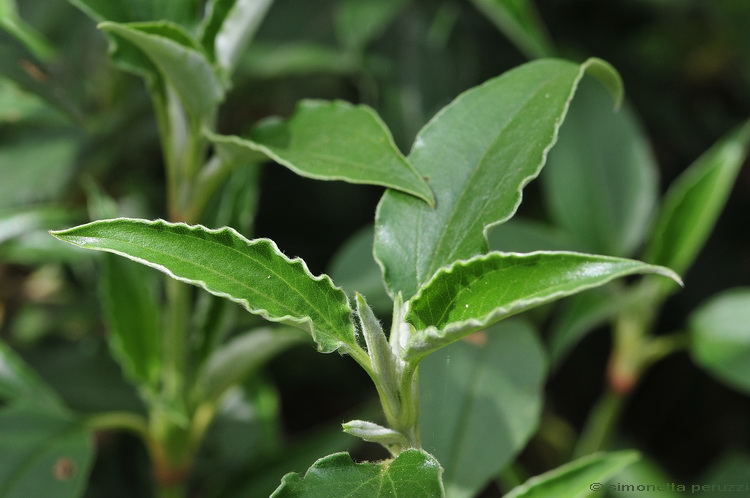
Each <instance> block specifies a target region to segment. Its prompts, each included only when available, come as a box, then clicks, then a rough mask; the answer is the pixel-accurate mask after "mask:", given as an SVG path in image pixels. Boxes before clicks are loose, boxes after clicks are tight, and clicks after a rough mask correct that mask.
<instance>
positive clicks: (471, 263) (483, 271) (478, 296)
mask: <svg viewBox="0 0 750 498" xmlns="http://www.w3.org/2000/svg"><path fill="white" fill-rule="evenodd" d="M639 273H656V274H659V275H663V276H666V277H670V278H672V279H674V280H675V281H676V282H678V283H680V278H679V277H678V276H677V275H676V274H675V273H674V272H672V271H671V270H669V269H668V268H663V267H659V266H653V265H647V264H645V263H642V262H640V261H635V260H630V259H621V258H614V257H610V256H597V255H590V254H580V253H573V252H543V251H540V252H535V253H529V254H515V253H499V252H493V253H490V254H487V255H483V256H476V257H474V258H472V259H470V260H467V261H458V262H456V263H455V264H453V265H452V266H450V267H447V268H444V269H442V270H440V271H439V272H438V273H437V274H435V277H434V278H433V279H432V280H431V281H430V282H428V283H427V284H425V286H424V287H422V288H421V289H420V291H419V293H418V294H417V295H416V296H415V297H414V299H412V301H411V305H410V308H409V311H408V313H407V315H406V317H405V318H406V321H407V322H409V323H411V324H412V325H413V326H414V327H415V328H416V329H417V333H416V334H414V335H413V336H412V337H411V339H410V341H409V345H408V347H407V350H406V351H405V355H406V358H407V359H416V358H419V357H422V356H424V355H425V354H427V353H429V352H430V351H434V350H436V349H438V348H440V347H442V346H445V345H447V344H450V343H451V342H455V341H457V340H458V339H460V338H461V337H463V336H465V335H467V334H470V333H471V332H474V331H476V330H479V329H482V328H484V327H487V326H489V325H491V324H493V323H495V322H498V321H500V320H502V319H504V318H507V317H509V316H511V315H515V314H517V313H520V312H522V311H525V310H527V309H530V308H533V307H535V306H539V305H542V304H546V303H549V302H552V301H555V300H557V299H561V298H563V297H565V296H569V295H571V294H575V293H577V292H581V291H583V290H586V289H590V288H593V287H598V286H600V285H604V284H606V283H608V282H611V281H612V280H614V279H616V278H620V277H624V276H627V275H633V274H639Z"/></svg>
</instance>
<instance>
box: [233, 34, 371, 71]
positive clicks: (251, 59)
mask: <svg viewBox="0 0 750 498" xmlns="http://www.w3.org/2000/svg"><path fill="white" fill-rule="evenodd" d="M356 69H357V65H356V64H355V62H354V61H352V60H350V58H348V57H347V56H346V55H345V54H343V53H342V52H341V51H340V50H339V49H336V48H332V47H328V46H325V45H321V44H316V43H312V42H309V41H300V42H287V43H284V44H269V43H262V42H260V41H258V42H256V43H253V45H252V46H251V47H250V48H249V49H248V51H247V53H246V55H245V56H244V57H243V59H242V60H241V61H240V70H241V71H242V72H243V74H245V75H246V76H249V77H252V78H254V79H260V78H284V77H290V76H298V75H308V74H314V73H330V74H344V75H346V74H351V73H353V72H354V71H355V70H356Z"/></svg>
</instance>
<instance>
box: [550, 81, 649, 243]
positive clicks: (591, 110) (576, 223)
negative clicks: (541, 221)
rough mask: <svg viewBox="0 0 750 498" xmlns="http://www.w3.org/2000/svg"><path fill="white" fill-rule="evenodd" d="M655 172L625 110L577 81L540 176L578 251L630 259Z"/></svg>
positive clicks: (596, 87)
mask: <svg viewBox="0 0 750 498" xmlns="http://www.w3.org/2000/svg"><path fill="white" fill-rule="evenodd" d="M656 172H657V165H656V161H655V158H654V156H653V153H652V151H651V149H650V147H649V145H648V142H647V140H646V138H645V136H644V133H643V131H642V130H641V128H640V125H639V123H638V122H637V121H636V118H635V116H634V115H633V114H632V113H631V112H630V109H629V108H628V107H627V106H624V107H623V108H621V109H619V110H614V109H613V108H612V99H611V97H610V96H609V95H608V94H607V92H606V90H605V89H604V88H603V87H602V85H600V84H599V83H598V82H596V81H591V80H584V81H582V82H581V86H580V88H579V89H578V93H577V94H576V98H575V100H574V101H573V103H572V104H571V106H570V111H569V112H568V116H567V117H566V118H565V124H563V126H562V128H561V129H560V138H559V140H558V142H557V144H556V145H555V147H554V149H552V150H551V151H550V154H549V159H548V163H547V167H546V169H545V173H544V175H543V176H542V179H541V182H542V185H543V186H544V193H545V198H546V204H547V210H548V212H549V214H550V216H551V218H552V219H553V220H555V222H556V225H557V226H558V227H560V228H562V229H564V230H565V231H566V232H567V233H569V234H571V235H573V236H574V238H575V239H576V241H577V242H578V243H579V245H580V247H581V250H583V251H586V252H593V253H599V254H608V255H612V256H623V257H627V256H631V255H632V254H633V252H634V251H635V249H636V248H638V247H639V245H640V244H641V243H642V242H643V239H644V237H645V235H646V232H647V230H648V225H649V223H650V221H651V215H652V213H653V211H654V206H655V205H656V197H657V178H656ZM537 249H546V248H542V247H539V248H537Z"/></svg>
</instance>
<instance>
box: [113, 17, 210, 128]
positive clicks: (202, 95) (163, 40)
mask: <svg viewBox="0 0 750 498" xmlns="http://www.w3.org/2000/svg"><path fill="white" fill-rule="evenodd" d="M99 27H100V28H101V29H103V30H104V31H106V32H108V33H113V34H115V35H117V36H119V37H122V38H124V39H125V40H127V41H128V42H130V43H132V44H133V45H134V46H136V47H138V48H139V49H140V50H141V51H142V52H143V54H144V55H145V56H146V57H147V58H148V60H150V61H151V63H153V65H154V66H155V67H156V68H157V70H158V71H159V74H160V76H161V77H162V78H163V79H164V81H166V82H167V83H168V84H169V86H170V87H171V88H173V89H174V90H175V92H176V93H177V95H179V97H180V101H181V102H182V104H183V106H184V107H185V110H186V111H187V112H188V113H189V114H190V116H191V117H192V119H193V120H194V121H195V122H196V123H202V122H204V120H205V119H207V118H211V117H213V115H214V112H215V110H216V107H217V106H218V105H219V104H220V103H221V101H222V100H223V99H224V88H223V87H222V83H221V81H220V80H219V77H218V75H217V74H216V71H215V70H214V68H213V66H211V63H210V62H209V61H208V59H207V58H206V56H205V55H204V54H203V53H202V52H201V51H199V47H198V46H197V45H196V43H195V42H194V41H193V40H192V38H191V37H190V35H189V34H187V33H186V32H183V33H184V34H183V35H180V34H179V33H180V32H181V30H180V29H179V27H178V26H176V25H170V24H169V23H166V22H160V23H144V24H130V25H128V24H117V23H113V22H103V23H101V24H100V25H99Z"/></svg>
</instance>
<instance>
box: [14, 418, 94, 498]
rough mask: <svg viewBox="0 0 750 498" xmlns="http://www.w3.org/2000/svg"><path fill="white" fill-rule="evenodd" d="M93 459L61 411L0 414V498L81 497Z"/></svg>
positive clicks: (78, 429) (87, 441)
mask: <svg viewBox="0 0 750 498" xmlns="http://www.w3.org/2000/svg"><path fill="white" fill-rule="evenodd" d="M93 456H94V455H93V444H92V441H91V436H90V434H89V433H88V431H86V430H85V429H84V427H83V426H82V425H81V424H79V423H78V422H77V421H75V420H73V419H71V418H70V417H68V416H67V415H65V414H63V413H61V412H60V411H59V410H49V408H43V407H39V406H28V405H18V406H12V407H9V408H8V407H6V408H4V409H3V410H2V411H0V462H2V465H0V496H7V497H26V496H54V497H56V498H57V497H59V498H68V497H70V498H74V497H78V496H81V495H82V493H83V491H84V488H85V485H86V482H87V480H88V473H89V469H90V467H91V463H92V460H93Z"/></svg>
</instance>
